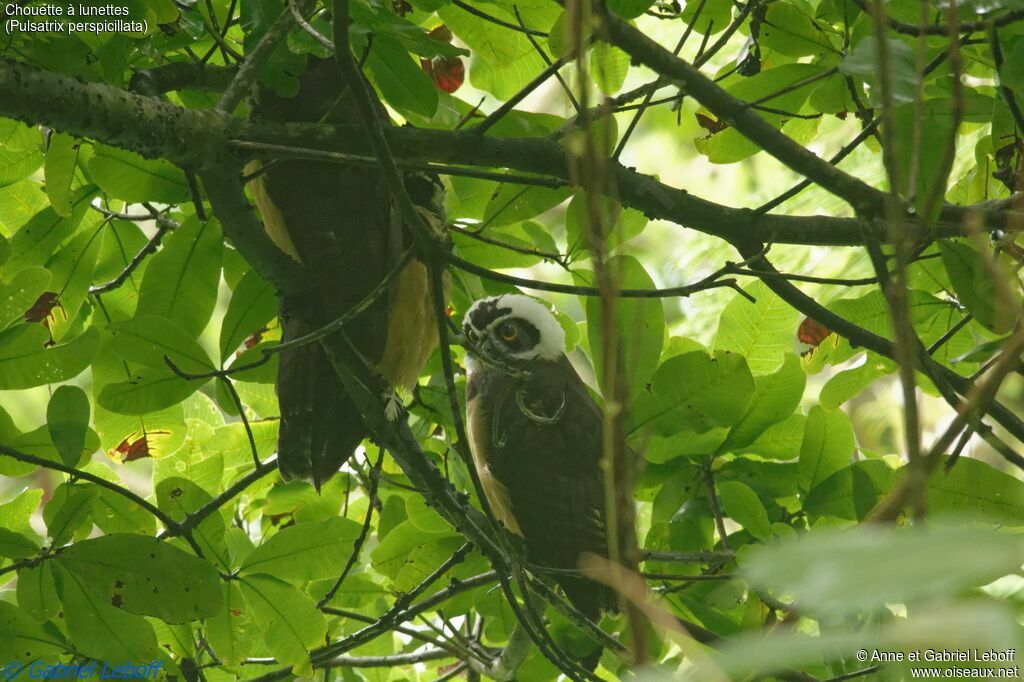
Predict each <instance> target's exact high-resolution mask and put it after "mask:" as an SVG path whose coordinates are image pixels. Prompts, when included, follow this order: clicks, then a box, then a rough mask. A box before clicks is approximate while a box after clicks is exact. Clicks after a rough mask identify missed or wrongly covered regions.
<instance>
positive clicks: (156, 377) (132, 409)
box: [96, 369, 201, 415]
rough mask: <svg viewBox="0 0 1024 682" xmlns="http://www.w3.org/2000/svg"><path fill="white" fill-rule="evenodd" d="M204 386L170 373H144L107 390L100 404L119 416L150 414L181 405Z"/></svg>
mask: <svg viewBox="0 0 1024 682" xmlns="http://www.w3.org/2000/svg"><path fill="white" fill-rule="evenodd" d="M200 386H201V383H200V382H199V381H189V380H188V379H182V378H181V377H179V376H176V375H175V374H173V373H171V370H169V369H166V370H163V371H160V370H155V369H143V370H141V371H139V372H138V373H136V374H133V375H132V378H131V379H128V380H127V381H119V382H115V383H112V384H107V385H106V386H104V387H103V388H102V389H101V390H100V393H99V395H98V396H97V397H96V402H97V403H99V405H100V407H103V408H104V409H107V410H110V411H111V412H116V413H117V414H126V415H141V414H148V413H150V412H156V411H157V410H163V409H166V408H168V407H172V406H174V405H177V404H178V403H180V402H181V401H183V400H185V398H188V397H189V396H190V395H192V394H193V393H195V392H196V391H198V390H199V388H200Z"/></svg>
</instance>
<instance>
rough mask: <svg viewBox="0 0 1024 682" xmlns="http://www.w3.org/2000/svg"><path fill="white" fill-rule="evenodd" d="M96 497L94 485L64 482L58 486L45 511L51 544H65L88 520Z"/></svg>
mask: <svg viewBox="0 0 1024 682" xmlns="http://www.w3.org/2000/svg"><path fill="white" fill-rule="evenodd" d="M95 499H96V488H95V487H94V486H81V485H70V484H68V483H62V484H61V485H60V487H58V488H57V490H56V491H55V492H54V494H53V498H51V499H50V501H49V502H47V504H46V509H45V510H44V511H43V520H44V521H46V532H47V534H48V535H49V536H50V545H51V546H53V547H61V546H63V545H64V544H66V543H67V542H68V541H69V540H71V538H72V536H73V535H74V534H75V533H77V532H78V530H79V529H80V528H81V527H82V526H83V524H85V523H86V522H88V520H89V516H90V514H91V512H92V503H93V501H94V500H95ZM90 527H91V526H90Z"/></svg>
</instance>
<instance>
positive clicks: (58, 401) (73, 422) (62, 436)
mask: <svg viewBox="0 0 1024 682" xmlns="http://www.w3.org/2000/svg"><path fill="white" fill-rule="evenodd" d="M46 428H47V429H49V431H50V438H51V439H52V440H53V447H55V448H57V453H58V454H59V455H60V458H61V460H62V461H63V462H64V463H65V464H67V465H68V466H72V467H73V466H76V465H77V464H78V460H80V459H81V457H82V450H83V448H85V435H86V433H88V431H89V397H88V396H87V395H85V391H83V390H82V389H80V388H78V387H77V386H60V387H58V388H57V390H56V391H54V392H53V395H52V396H50V404H49V405H48V406H47V408H46Z"/></svg>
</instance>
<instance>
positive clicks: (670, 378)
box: [630, 351, 754, 435]
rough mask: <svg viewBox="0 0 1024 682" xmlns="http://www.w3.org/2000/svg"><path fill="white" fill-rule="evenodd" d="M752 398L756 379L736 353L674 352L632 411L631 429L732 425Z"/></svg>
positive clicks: (662, 431) (671, 429) (668, 432)
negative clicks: (680, 353)
mask: <svg viewBox="0 0 1024 682" xmlns="http://www.w3.org/2000/svg"><path fill="white" fill-rule="evenodd" d="M753 397H754V378H753V377H752V376H751V374H750V370H749V369H748V368H747V363H746V362H745V361H744V359H743V358H742V357H741V356H739V355H737V354H735V353H728V352H723V353H716V354H715V355H714V357H712V356H710V355H708V354H707V353H705V352H703V351H694V352H691V353H684V354H683V355H676V356H674V357H671V358H669V359H668V360H666V361H665V362H664V363H663V364H662V365H661V366H660V367H659V368H658V371H657V372H655V374H654V377H653V378H652V379H651V386H650V388H649V389H646V390H644V391H642V392H641V393H640V395H639V396H638V397H637V399H636V400H635V401H634V403H633V407H632V409H631V410H630V418H631V421H632V424H631V426H632V428H631V430H632V431H634V432H636V431H639V430H641V429H648V428H653V429H654V432H655V433H658V434H661V435H671V434H673V433H675V432H677V431H681V430H691V431H696V432H698V433H703V432H705V431H708V430H709V429H711V428H714V427H717V426H732V425H733V424H736V423H737V422H738V421H739V420H740V419H742V418H743V415H744V414H746V412H747V407H748V406H749V405H750V403H751V400H752V399H753Z"/></svg>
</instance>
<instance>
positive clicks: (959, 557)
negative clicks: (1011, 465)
mask: <svg viewBox="0 0 1024 682" xmlns="http://www.w3.org/2000/svg"><path fill="white" fill-rule="evenodd" d="M1022 562H1024V542H1022V540H1021V538H1020V536H1019V535H1015V534H1007V533H996V532H993V531H989V530H986V529H983V528H976V527H970V526H954V527H941V526H930V525H929V526H923V527H909V528H889V527H886V528H883V527H881V526H877V525H867V526H858V527H855V528H850V529H846V530H844V531H840V532H837V531H812V532H810V533H807V534H806V535H803V536H801V537H800V538H798V539H796V540H793V541H787V542H780V543H778V544H774V545H771V546H759V547H755V548H752V550H751V551H750V552H749V553H747V554H745V555H744V557H743V559H742V561H741V568H742V569H743V570H744V572H745V573H746V574H747V576H748V578H749V579H750V580H751V581H752V582H753V583H754V584H756V585H760V586H762V587H764V588H768V589H769V590H771V591H772V592H773V593H774V594H787V595H792V597H793V598H794V601H795V602H796V603H798V604H801V606H802V608H805V609H808V610H810V611H812V612H815V613H831V614H842V613H848V614H853V613H858V612H864V611H872V610H875V609H880V608H882V607H883V606H884V605H885V604H890V603H905V602H913V601H915V600H920V599H928V600H937V599H942V598H943V597H952V596H954V595H957V594H959V593H960V592H961V591H962V590H963V589H965V588H968V587H979V586H981V585H985V584H987V583H990V582H992V581H993V580H995V579H996V578H999V577H1000V576H1003V575H1006V574H1009V573H1016V572H1017V570H1018V569H1019V568H1020V565H1021V563H1022Z"/></svg>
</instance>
